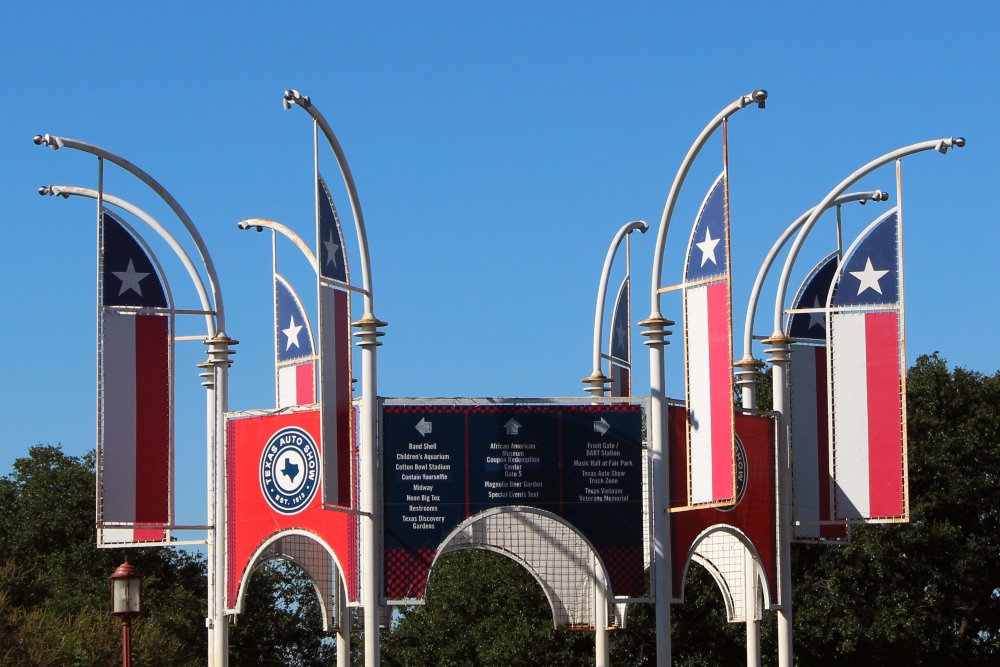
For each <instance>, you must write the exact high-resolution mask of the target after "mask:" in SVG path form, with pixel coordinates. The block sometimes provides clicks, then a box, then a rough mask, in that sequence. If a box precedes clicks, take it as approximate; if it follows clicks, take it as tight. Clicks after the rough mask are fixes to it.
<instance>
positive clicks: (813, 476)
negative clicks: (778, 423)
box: [789, 345, 826, 538]
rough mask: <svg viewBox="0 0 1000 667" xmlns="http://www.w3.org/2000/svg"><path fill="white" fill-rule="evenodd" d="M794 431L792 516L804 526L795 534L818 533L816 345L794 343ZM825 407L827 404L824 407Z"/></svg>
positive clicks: (799, 526) (792, 378)
mask: <svg viewBox="0 0 1000 667" xmlns="http://www.w3.org/2000/svg"><path fill="white" fill-rule="evenodd" d="M791 360H792V363H791V372H790V374H789V380H790V385H791V395H792V405H791V431H792V441H791V450H792V498H793V503H794V505H793V507H794V510H793V513H792V517H793V519H794V520H795V521H797V522H802V524H803V525H794V528H793V530H794V532H795V537H815V538H818V537H819V536H820V534H819V524H818V522H819V519H820V517H819V494H820V493H822V492H823V491H822V490H821V489H820V488H819V484H818V483H817V482H818V480H819V433H818V432H817V430H816V429H817V425H818V424H819V421H818V417H819V415H818V413H817V409H818V406H817V405H816V393H817V392H816V389H817V388H816V348H815V347H811V346H805V345H792V355H791ZM823 409H824V410H825V409H826V406H825V405H824V406H823Z"/></svg>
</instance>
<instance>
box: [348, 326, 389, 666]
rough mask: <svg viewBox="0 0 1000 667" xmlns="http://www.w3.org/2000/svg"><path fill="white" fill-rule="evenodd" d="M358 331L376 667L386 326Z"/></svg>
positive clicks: (367, 577) (367, 608)
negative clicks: (380, 373) (381, 369)
mask: <svg viewBox="0 0 1000 667" xmlns="http://www.w3.org/2000/svg"><path fill="white" fill-rule="evenodd" d="M353 326H355V327H359V328H360V329H361V331H359V332H357V333H355V334H354V335H355V336H357V337H358V339H359V342H358V347H360V348H361V507H360V508H359V509H360V510H361V512H362V517H361V604H362V605H363V607H364V614H365V616H364V618H365V622H364V633H365V667H379V664H380V657H379V601H380V600H381V598H382V595H381V592H382V591H381V587H380V581H381V577H380V576H379V574H380V572H381V569H382V548H381V539H380V536H379V534H378V528H379V527H380V526H381V525H382V521H381V511H380V509H381V507H380V506H381V502H380V501H381V497H382V489H381V486H382V485H381V478H380V477H379V474H378V470H379V468H378V447H377V446H376V442H377V433H378V412H377V410H376V407H377V401H378V391H377V387H376V386H375V378H376V359H375V350H376V348H378V346H379V345H381V343H380V342H378V338H379V337H380V336H382V335H383V332H381V331H379V330H378V328H379V327H380V326H385V322H381V321H379V320H378V319H376V318H375V317H374V316H373V315H370V314H367V313H366V314H365V316H364V317H362V318H361V319H360V320H358V321H357V322H355V323H354V324H353Z"/></svg>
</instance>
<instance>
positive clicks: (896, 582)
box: [793, 354, 1000, 665]
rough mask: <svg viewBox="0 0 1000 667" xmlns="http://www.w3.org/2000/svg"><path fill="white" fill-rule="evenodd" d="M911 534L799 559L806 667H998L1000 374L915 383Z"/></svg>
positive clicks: (935, 374)
mask: <svg viewBox="0 0 1000 667" xmlns="http://www.w3.org/2000/svg"><path fill="white" fill-rule="evenodd" d="M907 385H908V386H907V389H908V391H907V427H908V432H909V479H910V512H911V519H910V523H908V524H894V525H882V526H878V525H872V526H864V527H860V528H856V529H854V530H853V535H852V538H853V539H852V544H851V545H850V546H847V547H839V548H829V547H826V548H824V547H813V546H806V545H800V546H797V547H796V548H795V550H794V553H793V559H794V562H793V572H794V575H795V578H794V581H795V582H796V585H795V590H794V596H795V603H796V616H795V621H796V623H795V632H796V636H795V639H796V647H795V648H796V653H797V655H798V656H799V660H800V663H801V664H803V665H841V664H852V665H857V664H865V665H899V664H907V665H987V664H997V662H998V661H1000V559H998V555H1000V516H998V508H1000V374H996V375H993V376H984V375H982V374H980V373H976V372H973V371H968V370H966V369H962V368H956V369H954V370H952V371H949V369H948V367H947V364H946V363H945V361H944V360H943V359H941V358H940V357H938V356H937V355H936V354H935V355H932V356H922V357H920V358H919V359H917V363H916V365H915V366H914V367H913V368H911V369H910V371H909V373H908V374H907Z"/></svg>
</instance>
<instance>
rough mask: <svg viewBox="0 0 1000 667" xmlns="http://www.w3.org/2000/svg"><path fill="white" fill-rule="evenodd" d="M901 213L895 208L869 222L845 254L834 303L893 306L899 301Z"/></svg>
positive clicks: (831, 302)
mask: <svg viewBox="0 0 1000 667" xmlns="http://www.w3.org/2000/svg"><path fill="white" fill-rule="evenodd" d="M898 223H899V216H898V215H897V209H892V210H891V211H889V212H888V213H886V214H885V215H883V216H882V217H881V218H879V219H878V220H876V221H875V222H873V223H872V224H871V225H869V226H868V229H866V230H865V231H864V232H863V233H862V234H861V236H859V237H858V239H857V240H856V241H855V242H854V244H853V245H852V246H851V248H850V249H849V250H848V251H847V254H846V255H845V258H844V262H843V264H841V268H840V271H839V272H838V276H837V285H836V286H835V287H834V288H833V290H832V293H831V295H830V305H831V306H838V307H844V306H869V305H872V306H879V305H881V306H890V305H895V304H897V303H898V302H899V244H898V239H899V235H898V226H899V225H898Z"/></svg>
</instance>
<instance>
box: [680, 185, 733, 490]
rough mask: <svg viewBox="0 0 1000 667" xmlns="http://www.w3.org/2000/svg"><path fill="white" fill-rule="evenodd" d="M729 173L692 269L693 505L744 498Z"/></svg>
mask: <svg viewBox="0 0 1000 667" xmlns="http://www.w3.org/2000/svg"><path fill="white" fill-rule="evenodd" d="M727 187H728V186H727V178H726V172H725V171H723V172H722V174H720V175H719V177H718V178H717V179H716V181H715V183H714V184H713V185H712V188H711V189H710V190H709V192H708V196H707V197H706V198H705V201H704V202H703V203H702V205H701V210H700V211H699V212H698V217H697V218H696V220H695V224H694V229H692V231H691V240H690V241H689V243H688V252H687V262H686V263H685V269H684V283H683V289H684V356H685V385H686V400H687V410H688V424H687V426H688V427H687V446H688V500H689V504H690V505H691V506H699V507H704V506H715V505H729V504H732V503H733V502H734V500H735V498H736V476H735V472H734V470H735V467H734V464H735V446H736V445H735V436H734V430H733V429H734V426H733V425H734V421H735V406H734V403H733V317H732V297H731V291H730V263H729V211H728V209H729V207H728V203H727V202H728V194H727Z"/></svg>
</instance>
